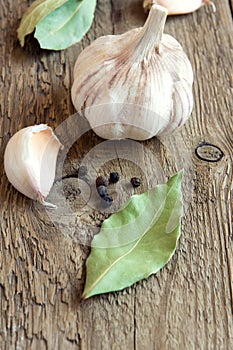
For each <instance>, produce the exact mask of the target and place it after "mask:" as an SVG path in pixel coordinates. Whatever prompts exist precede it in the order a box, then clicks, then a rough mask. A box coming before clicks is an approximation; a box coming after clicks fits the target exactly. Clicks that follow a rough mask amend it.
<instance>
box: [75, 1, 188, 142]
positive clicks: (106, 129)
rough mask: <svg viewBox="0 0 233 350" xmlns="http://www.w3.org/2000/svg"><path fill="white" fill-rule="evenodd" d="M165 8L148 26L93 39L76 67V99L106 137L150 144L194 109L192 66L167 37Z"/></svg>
mask: <svg viewBox="0 0 233 350" xmlns="http://www.w3.org/2000/svg"><path fill="white" fill-rule="evenodd" d="M166 17H167V10H166V9H165V8H164V7H161V6H158V5H154V6H152V8H151V10H150V13H149V16H148V18H147V21H146V23H145V25H144V26H143V27H142V28H137V29H133V30H130V31H128V32H126V33H125V34H122V35H109V36H103V37H100V38H98V39H97V40H95V41H94V42H93V43H92V44H91V45H90V46H89V47H87V48H86V49H85V50H84V51H83V52H82V53H81V54H80V55H79V57H78V59H77V61H76V64H75V67H74V83H73V86H72V91H71V93H72V101H73V104H74V106H75V107H76V109H77V111H78V112H83V113H84V115H85V117H86V118H87V119H88V121H89V123H90V126H91V127H92V129H93V130H94V131H95V132H96V134H97V135H99V136H100V137H102V138H105V139H121V138H130V139H135V140H146V139H149V138H151V137H153V136H155V135H164V134H167V133H170V132H172V131H173V130H174V129H176V128H177V127H180V126H181V125H183V124H184V123H185V121H186V120H187V119H188V117H189V116H190V114H191V111H192V107H193V96H192V83H193V72H192V67H191V64H190V62H189V60H188V58H187V56H186V54H185V53H184V51H183V49H182V47H181V45H180V44H179V43H178V42H177V41H176V40H175V39H174V38H173V37H172V36H170V35H166V34H163V29H164V25H165V21H166Z"/></svg>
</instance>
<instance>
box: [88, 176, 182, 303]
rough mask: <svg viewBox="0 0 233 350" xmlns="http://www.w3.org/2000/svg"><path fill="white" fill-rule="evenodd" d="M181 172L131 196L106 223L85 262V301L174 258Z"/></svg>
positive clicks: (155, 268)
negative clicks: (143, 191)
mask: <svg viewBox="0 0 233 350" xmlns="http://www.w3.org/2000/svg"><path fill="white" fill-rule="evenodd" d="M182 174H183V171H180V172H178V173H177V174H175V175H174V176H173V177H171V178H170V180H169V181H168V182H167V183H166V184H162V185H158V186H156V187H155V188H153V189H151V190H149V191H148V192H145V193H143V194H141V195H134V196H132V197H131V199H130V201H129V203H128V204H127V205H126V206H125V207H124V208H123V209H121V210H120V211H119V212H117V213H115V214H113V215H111V216H110V217H109V218H108V219H107V220H105V221H104V222H103V225H102V227H101V230H100V233H99V234H97V235H96V236H95V237H94V238H93V241H92V244H91V253H90V255H89V257H88V259H87V262H86V271H87V272H86V273H87V276H86V283H85V288H84V292H83V298H84V299H86V298H89V297H91V296H93V295H96V294H101V293H107V292H112V291H117V290H121V289H123V288H126V287H129V286H131V285H132V284H133V283H135V282H137V281H139V280H141V279H143V278H147V277H148V276H150V275H151V274H154V273H156V272H157V271H159V270H160V269H161V268H162V267H163V266H164V265H166V263H167V262H168V261H169V260H170V258H171V257H172V255H173V253H174V252H175V249H176V245H177V241H178V238H179V236H180V219H181V216H182V212H183V206H182V193H181V180H182Z"/></svg>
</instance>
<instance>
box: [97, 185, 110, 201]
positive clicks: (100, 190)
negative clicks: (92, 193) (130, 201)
mask: <svg viewBox="0 0 233 350" xmlns="http://www.w3.org/2000/svg"><path fill="white" fill-rule="evenodd" d="M97 192H98V194H99V196H100V197H101V198H104V197H106V196H107V195H108V193H107V187H106V186H102V185H101V186H98V187H97Z"/></svg>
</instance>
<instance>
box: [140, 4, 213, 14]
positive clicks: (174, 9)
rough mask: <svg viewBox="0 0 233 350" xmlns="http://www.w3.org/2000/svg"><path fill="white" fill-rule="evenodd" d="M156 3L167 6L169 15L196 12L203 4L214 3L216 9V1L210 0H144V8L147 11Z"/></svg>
mask: <svg viewBox="0 0 233 350" xmlns="http://www.w3.org/2000/svg"><path fill="white" fill-rule="evenodd" d="M154 4H156V5H161V6H164V7H166V8H167V10H168V15H179V14H185V13H190V12H194V11H196V10H198V9H199V8H200V7H201V6H203V5H212V7H213V10H214V11H216V8H215V5H214V3H213V2H212V1H210V0H144V1H143V8H144V10H145V12H147V11H149V10H150V8H151V6H152V5H154Z"/></svg>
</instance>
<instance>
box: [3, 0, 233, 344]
mask: <svg viewBox="0 0 233 350" xmlns="http://www.w3.org/2000/svg"><path fill="white" fill-rule="evenodd" d="M31 2H32V1H23V0H22V1H19V0H14V1H13V0H7V1H3V0H2V1H1V38H0V40H1V44H0V45H1V80H0V84H1V96H0V99H1V119H0V123H1V124H0V130H1V131H0V149H1V151H0V156H1V163H0V164H1V165H0V174H1V178H0V193H1V208H0V215H1V216H0V225H1V235H0V244H1V245H0V249H1V252H0V254H1V257H0V301H1V321H0V344H1V346H0V347H1V349H7V350H11V349H23V350H24V349H62V350H63V349H66V350H72V349H84V350H86V349H88V350H94V349H96V350H105V349H106V350H109V349H122V350H124V349H138V350H141V349H156V350H157V349H159V350H162V349H164V350H173V349H174V350H175V349H182V350H183V349H184V350H186V349H189V350H194V349H195V350H196V349H206V350H207V349H208V350H212V349H216V350H217V349H218V350H220V349H221V350H227V349H232V348H233V322H232V313H233V307H232V288H233V286H232V255H233V254H232V233H231V220H232V218H231V214H232V211H231V197H230V191H231V186H232V153H233V152H232V118H231V115H232V85H233V84H232V47H233V46H232V16H231V10H230V1H229V2H228V1H227V0H221V1H216V3H217V4H216V5H217V13H215V14H214V13H213V12H212V9H211V7H205V8H202V9H200V10H199V11H198V12H196V13H194V14H191V15H188V16H180V17H174V18H169V20H168V22H167V24H166V32H168V33H170V34H171V35H174V36H175V37H176V38H177V39H178V40H179V41H180V42H181V44H182V45H183V46H184V48H185V50H186V52H187V54H188V56H189V57H190V60H191V62H192V65H193V68H194V72H195V84H194V96H195V108H194V111H193V113H192V117H191V118H190V120H189V121H188V122H187V123H186V125H185V126H184V127H183V128H182V129H181V130H180V131H179V132H178V133H177V134H176V138H174V137H173V138H170V139H168V140H167V141H166V142H167V145H170V146H169V147H170V150H172V146H173V148H174V149H175V150H176V148H177V147H178V148H177V152H174V149H173V151H171V152H173V154H172V156H171V154H170V155H169V152H167V151H166V149H165V148H164V147H163V146H161V144H160V142H159V141H158V140H156V139H152V140H150V141H147V142H144V143H142V145H143V147H142V151H141V152H139V153H138V161H139V162H140V164H143V167H144V175H146V176H148V178H149V181H148V184H147V182H146V181H144V187H142V188H141V189H140V191H143V190H145V189H146V188H147V187H148V186H151V185H152V184H153V183H154V182H155V183H156V182H158V181H159V180H160V179H159V178H158V177H156V176H157V175H156V174H157V173H156V169H155V167H154V166H153V162H154V159H153V157H154V155H155V154H156V157H157V158H158V159H159V160H160V164H161V166H162V167H163V169H164V174H163V175H164V179H165V178H167V177H169V176H170V175H171V174H172V173H174V172H175V171H177V170H179V169H180V168H181V166H182V154H183V153H182V152H183V151H182V149H179V147H182V148H183V149H185V151H186V156H185V157H184V159H185V161H186V162H187V161H188V167H187V168H188V169H187V173H189V176H188V177H187V180H188V181H187V184H186V183H185V186H184V197H185V216H184V218H183V225H182V237H181V239H180V241H179V246H178V249H177V252H176V254H175V255H174V257H173V258H172V260H171V261H170V262H169V264H168V265H167V267H166V268H164V269H163V270H161V271H160V272H159V273H158V274H157V275H155V276H152V277H150V278H149V279H148V280H144V281H142V282H140V283H137V284H136V285H134V286H133V287H131V288H128V289H126V290H124V291H122V292H119V293H112V294H108V295H102V296H96V297H93V298H91V299H89V300H87V301H85V302H82V303H80V300H79V297H80V294H81V291H82V288H83V283H84V279H85V268H84V266H85V259H86V257H87V254H88V253H89V248H88V246H86V245H85V244H83V240H82V239H81V241H80V237H85V235H87V236H88V237H90V236H91V235H92V234H93V232H92V231H90V232H89V231H88V229H86V231H85V228H86V227H88V226H87V225H89V224H91V225H94V226H96V230H97V227H98V226H99V225H100V223H101V221H102V220H103V218H104V215H103V214H101V213H100V212H98V211H97V210H95V211H93V212H91V213H90V212H88V213H86V214H85V218H82V217H81V216H80V215H82V210H83V209H80V208H78V205H79V204H80V201H79V197H80V196H79V197H77V198H76V197H75V196H76V195H77V196H78V195H79V192H77V193H76V194H75V193H74V191H73V189H72V186H73V187H74V188H75V186H76V187H77V185H76V180H75V179H73V181H72V179H67V180H65V181H66V184H65V185H66V189H67V201H69V203H71V205H73V206H74V215H73V216H72V218H71V219H70V220H71V221H69V219H67V222H66V221H65V222H64V227H65V229H64V230H59V228H57V226H56V225H54V224H53V222H52V221H51V219H50V218H49V216H48V215H47V213H46V211H45V210H44V209H43V208H41V207H39V206H38V205H37V204H35V203H32V201H30V200H28V199H26V198H24V197H23V196H22V195H20V194H19V193H17V192H16V191H15V190H14V189H13V188H12V186H11V185H10V184H9V183H8V181H7V179H6V176H5V174H4V170H3V154H4V149H5V146H6V144H7V141H8V140H9V138H10V136H11V135H13V134H14V133H15V132H16V131H17V130H19V129H20V128H22V127H25V126H28V125H32V124H35V123H48V124H49V125H50V126H52V127H54V128H56V127H57V126H59V125H60V123H61V122H62V121H63V120H65V118H67V117H68V116H69V115H71V114H73V113H74V108H73V106H72V103H71V100H70V87H71V84H72V69H73V66H74V62H75V59H76V57H77V56H78V54H79V53H80V51H81V49H82V48H84V47H85V46H86V45H88V44H89V43H90V42H91V41H92V40H93V39H94V38H95V37H98V36H100V35H104V34H110V33H116V34H117V33H122V32H124V31H126V30H128V29H130V28H134V27H137V26H140V25H142V24H143V22H144V20H145V16H144V14H143V12H142V10H141V1H137V0H127V1H123V0H117V1H108V0H99V1H98V6H97V10H96V15H95V21H94V24H93V26H92V29H91V30H90V31H89V33H88V35H87V36H86V37H85V39H84V40H83V41H82V43H81V44H79V45H75V46H73V47H72V48H69V49H67V50H65V51H62V52H48V51H44V50H40V49H39V48H38V46H37V44H36V42H35V41H34V40H32V39H28V40H27V45H26V47H25V48H24V49H22V48H20V46H19V43H18V41H17V37H16V29H17V26H18V24H19V20H20V18H21V16H22V14H23V12H24V11H25V9H26V8H27V6H28V5H29V3H31ZM175 140H176V141H175ZM177 140H178V141H177ZM203 140H205V141H206V142H210V143H212V144H214V145H217V146H218V147H220V148H221V149H222V151H223V152H224V157H223V158H222V160H221V161H220V162H217V163H209V162H205V161H201V160H199V159H198V158H197V157H196V156H195V153H194V149H195V147H196V146H197V145H198V144H199V143H200V142H201V141H203ZM102 141H103V140H101V139H99V138H98V137H97V136H95V135H94V134H93V133H92V132H91V131H90V132H88V134H87V135H84V136H83V137H82V138H81V139H80V140H79V141H78V142H77V144H76V145H74V147H73V148H72V149H71V151H70V154H69V156H68V158H67V161H66V167H65V169H66V170H65V171H66V172H67V173H68V174H69V173H70V172H72V171H73V170H74V168H75V167H77V166H78V165H79V164H80V163H81V161H82V158H83V156H84V155H85V154H86V153H88V152H89V151H90V150H92V149H93V148H94V146H96V145H97V144H100V143H101V142H102ZM169 147H168V148H169ZM176 153H177V154H178V156H177V157H176V156H175V155H174V154H176ZM115 158H116V157H115ZM184 163H185V162H184ZM185 166H186V165H185ZM103 169H104V171H106V172H107V171H108V169H118V170H119V171H120V172H121V175H122V177H123V178H124V179H129V178H130V177H131V176H132V175H134V174H135V172H137V171H139V169H138V167H137V166H135V165H134V166H132V162H129V161H127V160H123V159H120V160H117V159H115V160H112V161H111V162H109V163H108V164H107V165H105V167H103ZM190 179H191V180H192V179H193V183H192V181H191V182H190V181H189V180H190ZM189 186H191V187H189ZM76 190H77V188H76ZM54 193H55V194H54V195H56V186H54ZM72 220H73V221H72ZM72 223H73V224H74V223H75V225H76V232H75V233H74V232H73V230H72V227H71V228H70V227H69V228H68V227H66V225H67V226H68V224H72ZM86 224H87V225H86ZM94 231H95V230H94ZM80 234H81V236H80Z"/></svg>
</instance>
